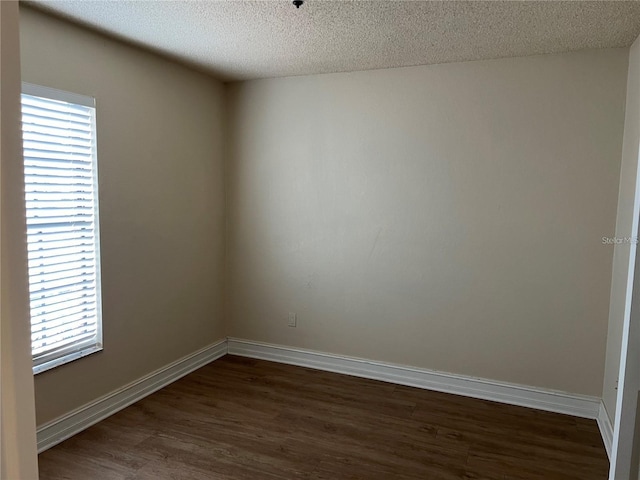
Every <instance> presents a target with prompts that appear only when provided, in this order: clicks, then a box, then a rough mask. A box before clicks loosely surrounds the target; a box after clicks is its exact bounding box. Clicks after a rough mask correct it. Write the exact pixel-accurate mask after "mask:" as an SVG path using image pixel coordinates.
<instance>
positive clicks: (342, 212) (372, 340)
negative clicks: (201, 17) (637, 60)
mask: <svg viewBox="0 0 640 480" xmlns="http://www.w3.org/2000/svg"><path fill="white" fill-rule="evenodd" d="M627 58H628V50H627V49H617V50H601V51H585V52H580V53H571V54H563V55H553V56H538V57H528V58H513V59H504V60H496V61H484V62H472V63H459V64H449V65H438V66H429V67H412V68H403V69H393V70H380V71H369V72H358V73H345V74H332V75H317V76H308V77H293V78H283V79H272V80H259V81H250V82H245V83H239V84H232V85H231V86H229V88H228V114H229V129H230V132H229V138H230V143H229V146H228V150H229V152H228V153H229V159H228V165H229V167H228V179H227V188H228V237H227V242H228V275H229V276H228V278H229V291H228V298H229V303H228V309H227V310H228V311H227V315H228V317H229V319H230V335H232V336H236V337H243V338H249V339H253V340H261V341H265V342H273V343H278V344H286V345H293V346H298V347H303V348H310V349H315V350H320V351H327V352H334V353H339V354H346V355H353V356H359V357H364V358H371V359H376V360H383V361H389V362H397V363H400V364H408V365H414V366H418V367H425V368H429V369H435V370H441V371H446V372H454V373H458V374H465V375H472V376H478V377H485V378H490V379H496V380H502V381H508V382H515V383H519V384H526V385H532V386H538V387H546V388H551V389H558V390H563V391H568V392H573V393H580V394H589V395H597V396H599V395H600V394H601V392H602V382H603V374H604V356H605V343H606V335H607V320H608V305H609V292H610V286H611V284H610V282H611V262H612V256H613V248H612V247H611V246H604V245H602V237H603V236H608V237H610V236H613V235H614V230H615V212H616V203H617V192H618V181H619V173H620V156H621V144H622V132H623V121H624V101H625V83H626V72H627ZM289 311H292V312H296V313H297V314H298V327H297V328H290V327H287V319H286V316H287V312H289Z"/></svg>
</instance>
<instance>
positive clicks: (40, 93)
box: [20, 82, 103, 375]
mask: <svg viewBox="0 0 640 480" xmlns="http://www.w3.org/2000/svg"><path fill="white" fill-rule="evenodd" d="M22 95H29V96H33V97H41V98H45V99H48V100H54V101H60V102H66V103H71V104H75V105H81V106H84V107H89V108H92V109H93V115H92V121H91V128H92V132H91V135H92V140H93V145H92V149H91V150H92V151H91V165H92V169H91V171H92V189H93V205H92V207H93V208H92V210H93V212H92V213H93V223H94V224H93V236H92V239H93V247H94V255H95V297H96V298H95V304H96V335H95V337H92V338H91V339H87V340H84V341H82V342H79V343H76V344H73V345H69V346H67V347H63V348H59V349H56V350H53V351H50V352H47V353H44V354H40V355H37V356H34V355H33V343H32V349H31V352H32V353H31V355H32V359H33V374H34V375H36V374H38V373H42V372H45V371H47V370H50V369H52V368H55V367H58V366H60V365H64V364H66V363H69V362H72V361H74V360H78V359H80V358H83V357H86V356H87V355H91V354H92V353H96V352H100V351H102V350H103V328H102V273H101V263H102V261H101V259H102V256H101V252H100V208H99V188H98V183H99V182H98V177H99V172H98V143H97V134H96V133H97V108H96V101H95V98H93V97H89V96H86V95H80V94H77V93H72V92H67V91H64V90H58V89H55V88H50V87H45V86H41V85H34V84H31V83H27V82H22V92H21V97H20V98H21V105H22ZM21 115H22V108H21ZM22 131H23V129H22V128H21V132H22ZM22 148H23V152H24V138H23V140H22ZM23 168H24V160H23ZM24 175H25V174H24V172H23V179H24V180H25V184H26V178H25V177H24ZM23 201H24V206H25V213H26V205H27V204H26V197H25V198H24V199H23ZM25 218H26V217H25ZM25 226H26V225H25ZM25 237H26V232H25ZM25 240H27V238H25ZM28 278H30V275H28ZM29 323H30V324H31V290H29ZM32 342H33V341H32Z"/></svg>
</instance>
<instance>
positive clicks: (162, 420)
mask: <svg viewBox="0 0 640 480" xmlns="http://www.w3.org/2000/svg"><path fill="white" fill-rule="evenodd" d="M39 463H40V478H41V480H49V479H74V480H107V479H108V480H112V479H113V480H116V479H118V480H122V479H127V480H162V479H193V480H204V479H207V480H211V479H215V480H218V479H220V480H222V479H224V480H245V479H251V480H254V479H327V480H340V479H367V480H374V479H385V480H386V479H398V480H405V479H406V480H408V479H422V480H425V479H434V480H440V479H442V480H452V479H488V480H489V479H491V480H497V479H579V480H591V479H594V480H604V479H606V478H607V469H608V461H607V456H606V453H605V450H604V446H603V444H602V440H601V438H600V434H599V432H598V428H597V426H596V422H595V421H593V420H585V419H580V418H575V417H570V416H566V415H559V414H554V413H546V412H541V411H537V410H532V409H527V408H522V407H514V406H509V405H501V404H498V403H493V402H488V401H484V400H474V399H469V398H465V397H459V396H456V395H448V394H443V393H436V392H429V391H425V390H419V389H416V388H409V387H403V386H397V385H392V384H388V383H384V382H378V381H373V380H365V379H360V378H355V377H349V376H345V375H338V374H333V373H327V372H321V371H317V370H311V369H307V368H301V367H294V366H288V365H281V364H276V363H271V362H265V361H259V360H251V359H245V358H239V357H233V356H226V357H224V358H222V359H220V360H217V361H215V362H214V363H212V364H210V365H207V366H205V367H203V368H201V369H199V370H197V371H196V372H194V373H192V374H190V375H188V376H186V377H184V378H183V379H181V380H179V381H177V382H175V383H173V384H172V385H170V386H168V387H166V388H164V389H162V390H160V391H159V392H157V393H155V394H153V395H151V396H149V397H147V398H145V399H144V400H141V401H139V402H138V403H136V404H134V405H132V406H130V407H128V408H126V409H125V410H123V411H121V412H119V413H117V414H116V415H113V416H112V417H109V418H108V419H106V420H104V421H102V422H100V423H99V424H97V425H95V426H93V427H91V428H89V429H88V430H86V431H84V432H82V433H80V434H78V435H76V436H75V437H73V438H71V439H69V440H67V441H65V442H63V443H61V444H60V445H58V446H56V447H54V448H52V449H50V450H48V451H46V452H44V453H42V454H41V455H40V458H39Z"/></svg>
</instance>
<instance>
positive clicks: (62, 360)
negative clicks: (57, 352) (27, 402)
mask: <svg viewBox="0 0 640 480" xmlns="http://www.w3.org/2000/svg"><path fill="white" fill-rule="evenodd" d="M101 351H102V345H92V346H90V347H87V348H83V349H82V350H78V351H77V352H73V353H68V354H66V355H64V356H62V357H59V358H55V359H53V360H49V361H48V362H44V363H41V364H40V365H34V367H33V374H34V375H37V374H39V373H42V372H46V371H47V370H51V369H52V368H56V367H59V366H60V365H64V364H66V363H69V362H73V361H74V360H78V359H80V358H84V357H86V356H87V355H91V354H92V353H96V352H101Z"/></svg>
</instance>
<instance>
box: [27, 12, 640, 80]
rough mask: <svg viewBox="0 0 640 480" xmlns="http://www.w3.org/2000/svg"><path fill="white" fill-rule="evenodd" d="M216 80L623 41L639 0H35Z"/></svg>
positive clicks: (638, 24) (635, 26) (637, 15)
mask: <svg viewBox="0 0 640 480" xmlns="http://www.w3.org/2000/svg"><path fill="white" fill-rule="evenodd" d="M26 3H28V4H29V5H32V6H35V7H38V8H41V9H43V10H46V11H49V12H52V13H56V14H58V15H61V16H64V17H66V18H69V19H72V20H74V21H77V22H80V23H82V24H84V25H87V26H90V27H92V28H96V29H98V30H100V31H103V32H105V33H108V34H110V35H113V36H115V37H118V38H121V39H125V40H127V41H129V42H131V43H134V44H137V45H142V46H145V47H147V48H149V49H152V50H154V51H157V52H160V53H162V54H164V55H168V56H171V57H173V58H177V59H180V60H181V61H183V62H186V63H189V64H191V65H194V66H197V67H198V68H200V69H204V70H207V71H209V72H211V73H213V74H214V75H215V76H217V77H218V78H220V79H222V80H243V79H252V78H263V77H278V76H287V75H302V74H313V73H327V72H343V71H354V70H368V69H375V68H388V67H400V66H408V65H425V64H434V63H447V62H457V61H465V60H481V59H490V58H500V57H513V56H525V55H535V54H543V53H557V52H565V51H570V50H581V49H586V48H607V47H626V46H629V45H630V44H631V43H632V42H633V40H635V38H636V37H637V36H638V35H639V34H640V2H639V1H630V2H626V1H594V2H588V1H551V0H545V1H536V2H531V1H409V2H404V1H393V0H392V1H323V0H306V1H305V3H304V5H303V6H302V7H301V8H300V9H296V8H295V7H294V6H293V5H292V4H291V2H290V1H289V0H268V1H232V0H226V1H194V0H186V1H139V0H138V1H124V0H108V1H96V0H93V1H88V0H84V1H58V0H55V1H42V0H38V1H32V2H26Z"/></svg>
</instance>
